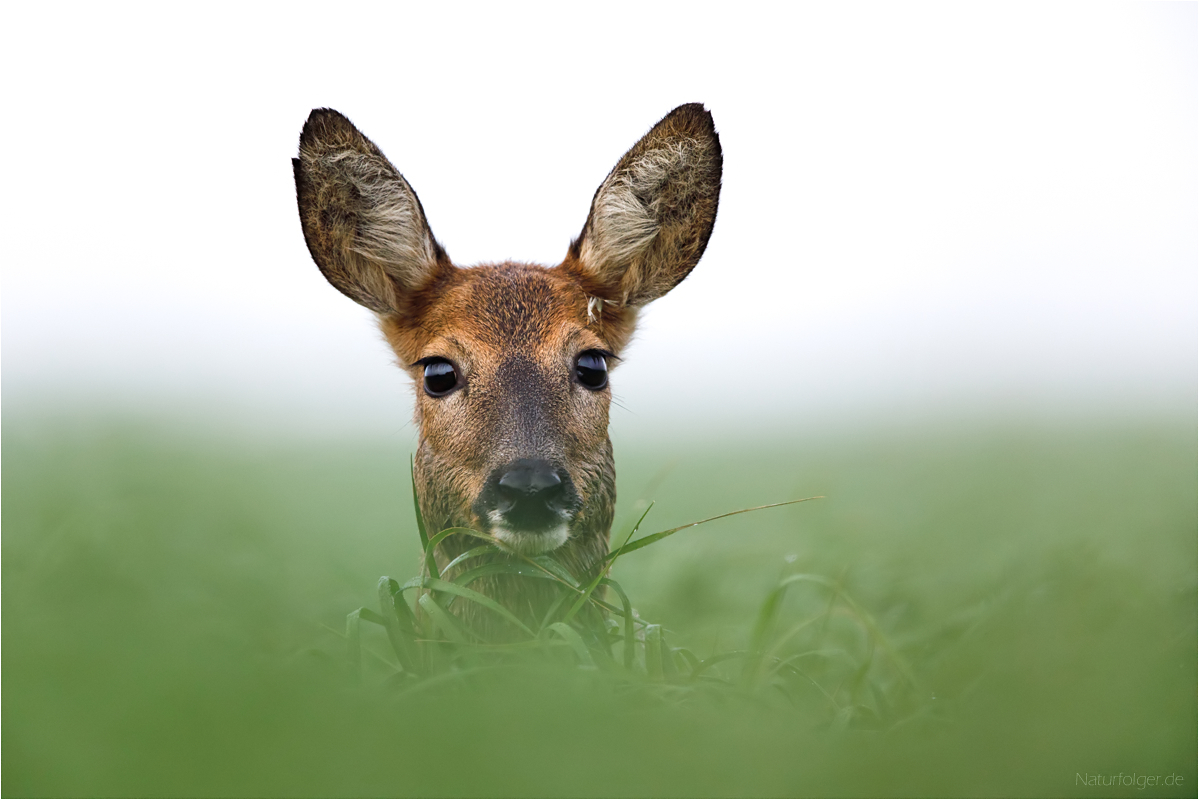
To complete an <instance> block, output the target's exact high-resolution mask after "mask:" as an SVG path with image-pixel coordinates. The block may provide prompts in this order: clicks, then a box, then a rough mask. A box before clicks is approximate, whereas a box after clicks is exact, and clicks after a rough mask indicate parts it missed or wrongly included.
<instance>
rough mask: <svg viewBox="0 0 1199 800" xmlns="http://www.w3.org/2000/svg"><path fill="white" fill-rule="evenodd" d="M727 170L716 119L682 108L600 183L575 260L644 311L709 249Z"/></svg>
mask: <svg viewBox="0 0 1199 800" xmlns="http://www.w3.org/2000/svg"><path fill="white" fill-rule="evenodd" d="M722 166H723V157H722V154H721V149H720V139H719V137H718V136H717V134H716V129H715V126H714V124H713V122H712V115H711V114H710V113H708V111H707V110H705V109H704V107H703V106H702V105H700V104H699V103H690V104H687V105H683V106H679V107H678V108H676V109H675V110H674V111H671V112H670V113H669V114H667V115H666V117H664V118H663V119H662V120H661V121H660V122H659V123H658V124H657V125H655V126H654V127H653V128H652V129H651V130H650V132H649V133H647V134H646V135H645V136H644V137H642V138H641V140H640V141H639V142H637V144H636V145H634V146H633V147H632V149H630V150H629V151H628V152H627V153H625V155H624V157H622V158H621V159H620V161H619V162H618V163H617V164H616V167H615V168H613V170H612V172H611V173H609V174H608V177H607V178H606V179H605V180H604V182H603V183H601V184H600V186H599V189H597V190H596V193H595V197H594V198H593V199H592V202H591V212H590V214H589V215H588V217H587V222H586V224H585V225H584V226H583V231H582V233H580V234H579V237H578V238H577V239H575V241H574V242H572V243H571V249H570V253H569V255H568V260H574V261H575V262H577V269H578V270H580V271H581V272H582V277H583V278H584V280H585V283H587V284H588V285H590V286H593V287H594V289H595V293H596V294H597V295H602V296H603V297H604V299H606V300H607V301H609V302H615V303H618V304H621V305H625V304H627V305H634V306H638V305H643V304H645V303H648V302H650V301H651V300H654V299H656V298H658V297H661V296H662V295H664V294H666V293H667V292H668V291H670V290H671V289H672V288H674V287H675V286H676V285H677V284H678V283H679V282H680V281H682V280H683V279H684V278H685V277H687V275H688V274H689V273H690V272H691V270H692V269H694V268H695V265H696V264H697V263H698V262H699V259H700V257H701V256H702V255H703V253H704V249H705V248H706V247H707V244H708V239H709V237H710V236H711V235H712V226H713V224H714V223H715V221H716V210H717V206H718V203H719V200H720V176H721V170H722Z"/></svg>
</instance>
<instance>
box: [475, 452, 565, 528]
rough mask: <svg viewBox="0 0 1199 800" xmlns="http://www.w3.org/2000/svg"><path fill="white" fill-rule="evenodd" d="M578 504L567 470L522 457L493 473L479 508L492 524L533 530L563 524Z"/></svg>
mask: <svg viewBox="0 0 1199 800" xmlns="http://www.w3.org/2000/svg"><path fill="white" fill-rule="evenodd" d="M578 505H579V497H578V493H577V492H575V488H574V485H573V484H572V483H571V480H570V476H569V475H568V474H567V473H566V471H565V470H559V469H555V468H554V465H553V464H551V463H550V462H548V461H545V460H543V459H534V458H520V459H517V460H516V461H512V462H510V463H508V464H505V465H504V466H502V467H500V468H499V469H497V470H495V471H494V472H493V473H491V477H490V478H489V479H488V481H487V486H486V488H485V489H484V490H483V494H482V495H481V496H480V497H479V499H478V501H477V502H476V507H475V510H476V512H478V514H479V516H480V517H482V518H485V519H488V520H490V521H491V523H492V524H499V525H502V526H504V527H506V528H508V529H510V530H513V531H527V532H531V533H532V532H539V531H544V530H549V529H550V528H555V527H557V526H559V525H562V524H563V523H564V522H566V521H567V520H568V519H570V517H571V516H572V515H573V514H574V512H575V510H576V509H577V508H578ZM497 513H498V515H499V516H498V517H497V516H496V515H497Z"/></svg>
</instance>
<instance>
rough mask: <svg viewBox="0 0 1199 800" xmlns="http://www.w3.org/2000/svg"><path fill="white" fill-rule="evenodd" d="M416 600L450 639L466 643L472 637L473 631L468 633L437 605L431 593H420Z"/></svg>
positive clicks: (458, 642)
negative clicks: (418, 598)
mask: <svg viewBox="0 0 1199 800" xmlns="http://www.w3.org/2000/svg"><path fill="white" fill-rule="evenodd" d="M417 602H418V603H420V607H421V608H423V609H424V610H425V613H426V614H428V615H429V617H430V618H431V619H432V620H433V623H434V624H435V625H436V626H437V628H438V630H440V631H441V632H442V633H443V634H445V637H446V638H447V639H449V640H450V641H452V642H455V643H457V644H466V643H468V642H469V641H470V639H471V638H473V637H474V634H473V633H468V632H467V630H466V629H465V628H463V627H462V626H461V625H460V624H459V623H458V622H457V621H456V620H455V619H454V618H453V617H451V616H450V615H449V613H447V612H446V610H445V609H444V608H442V607H441V606H439V605H437V601H436V600H434V599H433V595H429V594H422V595H421V596H420V600H418V601H417Z"/></svg>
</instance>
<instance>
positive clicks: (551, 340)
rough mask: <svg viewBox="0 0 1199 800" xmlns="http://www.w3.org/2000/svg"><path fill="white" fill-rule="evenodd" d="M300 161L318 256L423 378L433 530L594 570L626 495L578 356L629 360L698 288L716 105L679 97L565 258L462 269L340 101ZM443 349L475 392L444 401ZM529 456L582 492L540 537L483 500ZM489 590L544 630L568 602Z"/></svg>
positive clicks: (422, 487) (473, 616) (494, 626)
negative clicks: (485, 534)
mask: <svg viewBox="0 0 1199 800" xmlns="http://www.w3.org/2000/svg"><path fill="white" fill-rule="evenodd" d="M294 165H295V177H296V193H297V198H298V203H299V210H300V219H301V222H302V225H303V230H304V237H305V240H306V242H307V243H308V247H309V251H310V252H311V253H312V257H313V260H314V261H316V264H317V266H318V267H319V268H320V270H321V272H322V273H323V274H324V275H325V277H326V278H327V279H328V280H329V282H330V283H331V284H333V286H335V287H336V288H337V289H339V290H340V291H342V292H343V293H344V294H346V295H348V296H349V297H350V298H352V299H353V300H355V301H356V302H358V303H360V304H362V305H364V306H366V307H367V308H369V309H371V310H372V311H374V312H376V313H377V314H378V315H379V320H380V326H381V328H382V331H383V334H384V336H385V337H386V339H387V342H388V343H389V344H390V345H391V347H392V349H393V351H394V352H395V354H396V358H397V361H398V363H399V365H400V367H401V368H403V369H405V370H407V371H408V373H409V374H410V375H411V377H412V379H413V382H414V384H415V385H416V395H417V402H416V410H415V421H416V424H417V427H418V429H419V431H420V438H419V443H418V445H417V452H416V458H415V480H416V492H417V501H418V503H419V505H420V508H421V513H422V514H423V516H424V518H425V521H426V524H427V525H428V527H429V529H430V530H431V531H438V530H443V529H445V528H449V527H466V528H474V529H476V530H481V531H490V532H491V533H493V534H495V535H496V536H497V537H499V538H501V539H503V540H505V541H508V542H510V543H511V544H512V546H513V548H514V549H516V550H518V551H523V552H543V551H547V550H552V551H553V553H554V557H555V558H556V559H558V560H559V561H560V562H562V563H563V564H564V566H566V567H567V568H568V569H570V570H571V572H572V573H573V574H574V575H575V576H576V577H578V578H580V579H586V578H588V577H590V576H594V574H595V571H596V570H597V569H599V568H600V567H601V565H602V563H603V557H604V556H605V555H606V554H607V552H608V537H609V531H610V528H611V526H612V518H613V511H614V508H615V503H616V471H615V465H614V461H613V455H612V443H611V440H610V439H609V438H608V409H609V405H610V403H611V390H610V389H609V388H605V389H603V390H601V391H592V390H590V389H587V388H585V387H583V386H582V385H581V384H579V383H578V381H577V380H576V379H575V378H574V364H575V359H576V358H578V355H579V354H580V353H582V352H583V351H585V350H602V351H607V352H609V353H612V354H614V355H617V356H619V354H620V352H621V351H622V350H623V349H624V347H625V346H626V345H627V344H628V342H629V339H630V338H631V337H632V334H633V329H634V327H635V325H636V320H637V312H638V309H639V307H640V306H642V305H644V304H645V303H647V302H649V301H650V300H653V299H655V298H656V297H660V296H661V295H663V294H665V293H666V292H667V291H669V290H670V288H671V287H673V286H674V285H676V284H677V283H678V282H679V281H681V280H683V278H685V277H686V276H687V274H688V273H689V272H690V271H691V270H692V269H693V268H694V267H695V264H696V262H698V260H699V258H700V256H701V255H702V254H703V251H704V248H705V247H706V245H707V241H708V238H709V236H710V235H711V231H712V224H713V222H714V221H715V217H716V206H717V201H718V198H719V193H720V171H721V152H720V142H719V139H718V138H717V136H716V131H715V128H714V127H713V125H712V118H711V115H709V114H708V112H707V111H705V110H704V109H703V107H702V106H700V105H698V104H691V105H686V106H680V107H679V108H677V109H675V110H674V111H672V112H671V113H670V114H668V115H667V116H666V117H665V118H664V119H663V120H662V121H661V122H659V123H658V124H657V125H656V126H654V128H653V129H652V130H651V131H650V132H649V133H648V134H646V136H645V137H643V138H642V139H641V141H639V142H638V143H637V144H636V145H634V147H633V148H632V149H631V150H629V152H628V153H626V154H625V156H624V157H623V158H622V159H621V160H620V161H619V162H618V163H617V165H616V168H615V169H613V170H612V172H611V173H610V174H609V175H608V177H607V178H606V179H605V180H604V182H603V183H602V184H600V187H599V189H598V190H597V191H596V194H595V197H594V198H593V200H592V205H591V211H590V214H589V215H588V217H587V221H586V223H585V224H584V226H583V231H582V233H581V234H580V235H579V237H578V238H577V239H576V240H575V241H573V242H572V243H571V246H570V248H569V250H568V252H567V255H566V258H565V259H564V260H563V262H562V263H561V264H559V265H558V266H556V267H552V268H546V267H541V266H537V265H533V264H521V263H514V262H505V263H500V264H490V265H482V266H477V267H472V268H470V269H461V268H458V267H455V266H454V265H453V264H452V263H451V262H450V260H449V258H448V257H447V256H446V254H445V250H444V249H443V248H442V247H441V245H440V244H438V242H437V240H436V239H435V238H434V237H433V234H432V232H431V230H430V229H429V225H428V222H427V221H426V219H425V214H424V210H423V208H421V205H420V201H419V200H418V199H417V196H416V193H415V192H414V191H413V190H412V187H411V186H409V185H408V183H407V181H405V180H404V178H403V176H402V175H401V174H400V173H399V171H398V170H396V169H395V167H393V166H392V165H391V163H390V162H388V161H387V159H386V158H384V156H383V154H382V152H380V151H379V149H378V148H377V147H375V145H374V144H373V143H372V142H371V141H370V140H369V139H367V138H366V137H365V136H363V135H362V134H361V133H359V132H358V130H357V129H356V128H354V126H353V125H352V124H351V123H350V122H349V120H347V119H346V118H345V117H343V116H342V115H341V114H338V113H337V112H335V111H331V110H328V109H318V110H316V111H313V112H312V115H311V116H310V117H309V119H308V122H307V124H305V126H304V130H303V133H302V134H301V137H300V153H299V157H298V158H297V159H295V160H294ZM429 357H437V358H442V359H446V360H448V361H450V362H451V363H452V364H453V365H454V367H455V370H456V371H457V373H458V375H459V380H460V387H459V388H457V389H455V390H454V391H452V392H450V393H449V394H447V395H445V396H442V397H432V396H430V395H428V394H427V393H426V392H425V391H424V390H423V389H422V388H421V387H422V383H423V377H422V369H423V368H422V367H421V366H420V365H419V364H418V363H417V362H419V361H420V360H421V359H425V358H429ZM614 366H615V364H614V363H613V364H610V365H609V367H610V368H611V367H614ZM525 458H536V459H543V460H545V461H548V462H550V463H551V464H552V465H554V466H555V468H560V469H562V470H565V472H566V474H567V475H568V476H569V479H570V484H571V485H572V487H573V489H574V491H575V492H577V494H578V504H577V507H574V510H573V511H570V512H564V516H565V515H566V514H569V519H565V518H564V521H563V525H562V527H561V528H558V529H553V530H550V531H546V532H543V533H542V534H539V535H537V536H532V535H528V534H522V533H521V532H519V531H510V530H507V529H506V528H504V527H503V526H502V525H501V524H499V523H500V522H501V521H502V520H501V519H500V518H498V517H496V518H494V519H493V518H492V515H490V514H488V513H486V512H485V511H479V510H478V508H477V507H475V501H476V499H479V498H481V497H482V492H483V490H484V487H485V485H486V482H487V480H488V478H489V476H491V475H493V474H494V473H495V472H496V470H501V469H503V467H504V465H506V464H511V463H512V462H513V461H515V460H516V459H525ZM474 544H475V543H474V542H472V541H471V540H469V539H465V538H463V537H450V538H449V539H447V540H446V541H445V542H444V543H443V544H442V545H441V546H440V548H439V551H438V553H437V558H438V560H439V561H440V562H441V563H442V564H443V565H445V564H446V563H448V561H449V560H451V559H453V558H454V557H455V556H456V555H458V554H460V553H462V552H464V551H465V550H466V549H467V548H470V547H473V546H474ZM495 557H496V558H504V557H505V556H498V555H497V556H495ZM474 566H478V563H477V562H471V563H470V564H469V565H468V567H474ZM474 586H475V588H477V589H479V590H480V591H483V592H485V593H486V594H488V595H490V596H492V597H495V598H496V599H498V600H500V601H501V602H504V603H505V604H506V605H507V606H508V607H509V608H512V609H513V610H514V611H515V612H516V613H518V614H521V615H523V616H525V617H526V618H527V619H528V620H529V621H531V622H539V621H540V619H541V615H542V614H544V612H545V609H546V608H547V607H548V606H549V604H550V603H551V602H552V601H553V599H554V597H555V595H556V589H555V588H554V586H553V584H551V583H549V582H547V581H539V580H530V579H526V578H521V577H517V576H504V575H500V576H492V577H489V578H485V579H482V580H481V581H480V582H479V583H478V584H475V585H474ZM457 613H459V614H460V615H461V616H463V617H464V618H465V619H467V620H468V621H469V622H470V623H471V624H473V625H475V626H476V627H477V628H478V629H480V630H482V631H486V632H487V633H488V634H489V635H502V634H503V631H502V629H501V628H500V627H499V626H498V623H497V621H496V620H495V619H494V618H492V617H491V616H490V615H488V614H485V613H484V612H483V611H482V610H481V609H479V608H478V607H477V606H475V605H474V604H470V603H467V604H463V606H462V607H461V608H459V609H458V610H457Z"/></svg>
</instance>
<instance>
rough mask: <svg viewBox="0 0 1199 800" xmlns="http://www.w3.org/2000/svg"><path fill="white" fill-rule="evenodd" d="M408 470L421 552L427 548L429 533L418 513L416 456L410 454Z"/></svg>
mask: <svg viewBox="0 0 1199 800" xmlns="http://www.w3.org/2000/svg"><path fill="white" fill-rule="evenodd" d="M408 471H409V474H410V475H411V477H412V510H413V511H414V512H416V532H417V533H418V534H420V547H421V550H422V551H423V552H428V550H429V534H428V532H427V531H426V530H425V518H424V516H422V515H421V513H420V499H419V496H418V495H417V494H416V456H410V457H409V460H408Z"/></svg>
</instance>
